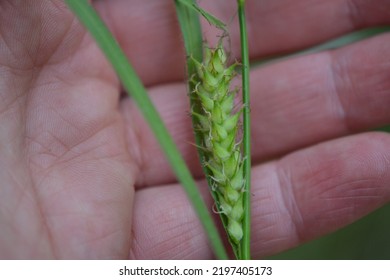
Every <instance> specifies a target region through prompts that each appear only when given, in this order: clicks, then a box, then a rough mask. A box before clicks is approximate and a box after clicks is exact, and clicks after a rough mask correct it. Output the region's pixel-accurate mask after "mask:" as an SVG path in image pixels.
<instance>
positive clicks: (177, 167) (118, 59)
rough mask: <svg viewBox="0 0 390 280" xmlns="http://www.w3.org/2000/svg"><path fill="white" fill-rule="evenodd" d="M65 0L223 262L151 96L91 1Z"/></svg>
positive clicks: (201, 203) (208, 220)
mask: <svg viewBox="0 0 390 280" xmlns="http://www.w3.org/2000/svg"><path fill="white" fill-rule="evenodd" d="M65 1H66V3H67V4H68V6H69V7H70V9H71V10H72V11H73V12H74V13H75V15H76V16H77V17H78V18H79V20H80V22H81V23H83V24H84V26H85V27H86V28H87V29H88V30H89V32H90V33H91V35H92V36H93V37H94V38H95V40H96V42H97V44H98V45H99V46H100V48H101V49H102V51H103V53H104V54H105V55H106V57H107V59H108V60H109V61H110V62H111V64H112V66H113V68H114V69H115V71H116V73H117V75H118V76H119V78H120V80H121V82H122V84H123V86H124V88H125V89H126V91H127V92H128V93H131V96H132V98H133V99H134V100H135V102H136V103H137V105H138V107H139V109H140V111H141V112H142V113H143V116H144V117H145V119H146V121H147V122H148V124H149V126H150V128H151V130H152V131H153V133H154V135H155V137H156V138H157V140H158V142H159V144H160V146H161V147H162V149H163V151H164V152H165V155H166V157H167V159H168V162H169V163H170V165H171V167H172V169H173V171H174V172H175V174H176V176H177V178H178V180H179V182H180V183H181V184H182V186H183V187H184V189H185V191H186V193H187V196H188V198H189V199H190V201H191V202H192V205H193V207H194V209H195V211H196V213H197V214H198V217H199V219H200V221H201V223H202V225H203V227H204V229H205V231H206V234H207V235H208V237H209V240H210V243H211V246H212V247H213V250H214V252H215V254H216V256H217V257H218V258H220V259H226V258H227V254H226V252H225V248H224V247H223V244H222V241H221V239H220V236H219V234H218V231H217V229H216V227H215V225H214V223H213V221H212V218H211V215H210V213H209V212H208V211H207V207H206V205H205V203H204V201H203V200H202V198H201V196H200V193H199V191H198V189H197V186H196V183H195V181H194V180H193V178H192V175H191V173H190V171H189V170H188V168H187V166H186V164H185V162H184V160H183V158H182V157H181V155H180V153H179V151H178V149H177V147H176V145H175V144H174V142H173V139H172V137H171V136H170V134H169V132H168V130H167V129H166V127H165V125H164V123H163V122H162V120H161V118H160V116H159V114H158V112H157V110H156V109H155V107H154V105H153V103H152V102H151V100H150V98H149V97H148V95H147V92H146V90H145V88H144V86H143V84H142V82H141V81H140V79H139V78H138V76H137V74H136V72H135V71H134V69H133V67H132V66H131V65H130V63H129V62H128V61H127V58H126V55H125V54H124V53H123V51H122V50H121V48H120V47H119V45H118V43H117V42H116V41H115V39H114V37H113V36H112V34H111V33H110V31H109V30H108V29H107V27H106V26H105V24H104V23H103V22H102V20H101V19H100V17H99V16H98V14H97V13H96V11H95V10H94V9H93V8H92V6H91V5H90V4H89V3H88V1H87V0H65Z"/></svg>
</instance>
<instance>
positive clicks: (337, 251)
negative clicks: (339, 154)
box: [269, 204, 390, 260]
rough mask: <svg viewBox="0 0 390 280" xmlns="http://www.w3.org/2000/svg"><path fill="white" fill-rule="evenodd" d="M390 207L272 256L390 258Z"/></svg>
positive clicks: (287, 258)
mask: <svg viewBox="0 0 390 280" xmlns="http://www.w3.org/2000/svg"><path fill="white" fill-rule="evenodd" d="M389 217H390V204H388V205H387V206H384V207H382V208H380V209H379V210H377V211H375V212H373V213H371V214H370V215H368V216H366V217H364V218H363V219H360V220H359V221H357V222H355V223H353V224H351V225H349V226H347V227H345V228H343V229H341V230H339V231H337V232H335V233H333V234H329V235H327V236H325V237H322V238H320V239H317V240H314V241H311V242H309V243H306V244H304V245H302V246H300V247H297V248H295V249H292V250H289V251H286V252H284V253H281V254H278V255H275V256H272V257H271V258H269V259H273V260H334V259H337V260H339V259H345V260H351V259H352V260H360V259H363V260H373V259H375V260H378V259H385V260H388V259H390V241H389V236H390V219H389Z"/></svg>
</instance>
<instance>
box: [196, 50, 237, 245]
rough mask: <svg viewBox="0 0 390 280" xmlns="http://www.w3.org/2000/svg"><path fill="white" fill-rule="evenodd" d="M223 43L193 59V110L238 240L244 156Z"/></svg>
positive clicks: (230, 229)
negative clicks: (195, 104)
mask: <svg viewBox="0 0 390 280" xmlns="http://www.w3.org/2000/svg"><path fill="white" fill-rule="evenodd" d="M226 62H227V56H226V52H225V51H224V49H223V46H222V44H219V46H218V47H217V48H216V49H210V48H208V47H206V48H205V58H204V62H203V63H196V64H195V65H196V67H197V70H198V72H199V75H198V76H199V78H200V81H199V82H198V84H197V86H196V89H195V91H194V98H197V100H199V102H198V104H199V105H200V106H201V108H200V110H199V111H197V114H195V117H196V118H195V119H196V120H197V121H198V126H199V131H200V132H202V133H203V137H202V138H203V143H202V144H203V150H204V151H205V153H204V156H205V160H204V162H205V165H206V167H207V168H208V170H209V171H210V172H209V173H210V176H209V178H208V179H209V182H210V184H211V185H212V187H211V189H212V190H213V191H215V193H216V198H217V200H218V201H217V205H218V207H219V208H220V210H221V212H222V213H223V215H225V216H226V218H227V219H226V220H227V232H228V234H229V236H230V239H231V240H232V241H233V242H235V243H236V244H238V243H239V242H240V240H241V238H242V215H243V199H242V197H243V192H242V188H243V185H244V175H243V168H242V166H243V160H242V156H241V151H240V150H241V148H240V144H239V143H240V141H239V137H238V131H239V127H238V126H239V120H240V115H241V111H239V112H235V111H234V98H235V95H236V94H237V90H231V81H232V79H233V77H234V76H235V69H236V64H233V65H231V66H229V67H227V66H226Z"/></svg>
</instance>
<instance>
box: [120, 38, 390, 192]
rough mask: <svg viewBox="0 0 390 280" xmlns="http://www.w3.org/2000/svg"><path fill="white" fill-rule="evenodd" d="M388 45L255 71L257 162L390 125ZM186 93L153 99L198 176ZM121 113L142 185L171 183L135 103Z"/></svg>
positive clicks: (172, 91) (179, 90) (155, 91)
mask: <svg viewBox="0 0 390 280" xmlns="http://www.w3.org/2000/svg"><path fill="white" fill-rule="evenodd" d="M389 43H390V35H383V36H380V37H377V38H373V39H370V40H367V41H364V42H360V43H358V44H354V45H351V46H348V47H345V48H342V49H339V50H337V51H333V52H324V53H319V54H314V55H310V56H304V57H299V58H295V59H291V60H287V61H284V62H280V63H277V64H273V65H269V66H267V67H264V68H259V69H255V70H253V71H252V76H251V81H252V84H251V99H252V101H251V118H252V156H253V160H254V162H260V161H263V160H265V159H269V158H275V157H278V156H281V155H283V154H285V153H288V152H290V151H293V150H295V149H298V148H302V147H305V146H309V145H312V144H316V143H318V142H321V141H324V140H328V139H331V138H336V137H340V136H343V135H347V134H350V133H356V132H359V131H364V130H367V129H373V128H376V127H379V126H382V125H385V124H389V123H390V111H389V110H388V107H389V106H388V104H390V76H389V73H390V64H389V63H388V57H390V48H388V47H387V46H388V45H389ZM363 58H364V59H363ZM185 91H186V89H185V87H184V86H181V85H165V86H163V87H155V88H151V89H150V91H149V92H150V95H151V97H152V99H153V100H154V103H155V105H156V106H157V108H158V110H159V112H160V114H161V116H162V117H163V120H164V122H165V123H166V125H167V127H168V128H169V130H170V132H171V134H172V135H173V137H174V139H175V140H176V143H177V145H178V147H179V150H180V151H181V152H182V154H183V155H184V157H185V159H186V162H187V163H188V164H189V165H190V167H191V168H192V171H193V174H195V176H200V175H201V168H200V166H199V164H197V163H196V162H197V155H196V149H195V147H194V145H192V144H191V143H193V142H194V138H193V132H192V129H191V120H190V117H189V112H188V110H189V109H188V108H190V107H189V104H188V96H187V95H186V94H185ZM186 108H187V109H186ZM122 111H123V113H124V115H125V120H126V122H127V125H126V127H127V129H128V130H127V138H128V143H129V144H128V146H129V149H130V153H131V154H134V155H135V156H134V157H135V158H137V159H138V166H139V170H140V172H139V177H138V185H155V184H164V183H167V182H173V181H174V175H173V174H172V172H171V171H170V168H169V166H168V164H167V163H166V161H165V159H164V155H163V154H162V152H161V151H160V149H159V147H158V145H157V143H156V141H155V140H154V136H153V134H152V133H151V132H150V130H149V129H148V128H147V127H148V126H147V124H146V123H145V122H144V121H143V119H142V117H141V116H140V114H139V113H138V111H137V110H136V109H135V105H134V104H133V103H132V101H131V100H128V99H126V100H124V102H123V104H122ZM141 171H142V172H141Z"/></svg>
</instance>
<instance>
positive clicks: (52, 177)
mask: <svg viewBox="0 0 390 280" xmlns="http://www.w3.org/2000/svg"><path fill="white" fill-rule="evenodd" d="M141 2H142V3H141ZM141 2H140V1H126V0H115V1H114V0H111V1H106V0H101V1H95V6H96V8H97V9H98V10H99V12H100V13H101V14H102V16H103V18H104V19H105V21H106V22H107V24H108V25H109V26H110V28H111V30H112V31H113V32H114V34H115V36H116V37H117V38H118V41H119V42H120V44H121V45H122V47H123V48H124V50H125V51H126V53H127V54H128V56H129V59H130V61H131V62H132V64H133V65H134V66H135V68H136V70H137V72H138V73H139V75H140V76H141V78H142V80H143V82H144V83H145V85H146V86H147V87H148V90H149V94H150V96H151V98H152V99H153V101H154V102H155V105H156V106H157V108H158V109H159V111H160V113H161V115H162V117H163V119H164V121H165V122H166V124H167V126H168V127H169V129H170V131H171V132H172V134H173V136H174V138H175V140H176V142H177V144H178V146H179V148H180V150H181V151H182V153H183V155H184V156H185V158H186V160H187V162H188V163H189V164H190V167H191V169H192V171H193V173H194V175H195V176H197V177H198V178H199V179H200V187H201V188H202V191H204V193H205V196H206V197H207V186H206V185H205V184H204V182H203V181H202V180H201V169H200V167H199V164H198V163H197V158H196V151H195V149H194V147H193V145H191V144H189V143H190V142H192V141H193V140H192V132H191V124H190V118H189V117H188V111H189V109H188V108H189V105H188V100H187V99H188V97H187V95H186V86H185V83H184V82H183V79H184V78H185V71H184V69H185V66H184V65H185V62H184V57H185V55H184V53H183V46H182V41H181V39H180V30H179V27H178V24H177V20H176V17H175V10H174V6H173V1H168V0H167V1H141ZM309 2H310V3H309ZM351 3H353V4H351ZM202 4H205V5H210V7H209V8H210V9H211V10H212V11H214V13H215V14H216V15H217V16H218V17H220V18H222V19H226V20H229V19H230V18H231V17H232V15H234V13H235V12H234V10H235V1H229V3H228V4H227V3H226V1H212V2H211V1H207V2H206V1H204V3H202ZM211 5H214V6H213V7H211ZM247 11H248V15H247V16H248V25H249V39H250V48H251V55H252V57H253V58H260V57H264V56H267V55H273V54H278V53H283V52H288V51H293V50H297V49H300V48H304V47H307V46H309V45H313V44H317V43H319V42H322V41H326V40H327V39H330V38H332V37H334V36H338V35H341V34H343V33H346V32H349V31H353V30H355V29H357V28H361V27H368V26H373V25H379V24H389V21H390V16H389V12H388V11H390V3H389V1H386V0H380V1H377V3H376V4H375V5H370V4H369V1H358V0H356V1H347V0H345V1H314V2H313V1H307V0H300V1H287V0H284V1H248V9H247ZM329 22H331V23H333V22H335V23H336V22H337V25H333V24H331V25H329V24H327V23H329ZM0 26H1V29H0V34H1V42H0V46H1V48H0V69H1V76H0V89H1V91H0V98H1V102H0V129H1V130H0V163H1V165H0V166H1V168H0V182H1V185H0V224H1V228H0V258H6V259H10V258H24V259H30V258H39V259H46V258H66V259H80V258H81V259H91V258H96V259H107V258H140V259H162V258H171V259H172V258H174V259H189V258H196V259H203V258H212V252H211V249H210V247H209V246H208V243H207V239H206V236H205V234H204V233H203V229H202V228H201V226H200V223H199V222H198V220H197V217H196V215H195V214H194V212H193V210H192V208H191V206H190V205H189V202H188V200H187V198H186V197H185V194H184V192H183V191H182V190H181V187H180V186H179V185H178V184H177V183H175V178H174V175H173V174H172V172H171V171H170V168H169V166H168V165H167V163H166V161H165V159H164V156H163V154H162V152H161V151H160V149H159V147H158V145H157V143H156V141H155V140H154V137H153V135H152V134H151V132H150V131H149V129H148V127H147V125H146V123H145V122H144V121H143V119H142V117H141V116H140V114H139V112H138V111H137V109H136V106H135V104H133V102H132V100H131V98H127V97H124V98H121V87H120V83H119V81H118V80H117V78H116V76H115V74H114V72H113V71H112V69H111V67H110V66H109V64H108V63H107V61H106V59H105V58H104V57H103V55H102V54H101V52H100V50H99V49H98V48H97V46H96V45H95V43H94V42H93V40H92V39H91V38H90V37H89V35H88V34H87V33H86V32H85V30H84V29H83V27H81V26H80V25H79V23H78V22H77V21H76V20H75V19H74V17H73V15H72V14H71V13H70V12H69V11H68V9H67V8H66V7H65V5H64V4H63V1H62V0H36V1H27V0H20V1H11V0H8V1H2V2H1V3H0ZM204 28H205V30H206V31H205V34H206V36H209V37H212V36H213V34H212V33H213V32H212V31H211V30H210V29H209V27H208V26H204ZM231 37H232V55H233V56H234V55H238V49H239V48H238V44H239V41H238V29H237V28H236V27H234V25H233V24H232V31H231ZM210 40H212V39H210ZM389 57H390V35H389V34H386V35H381V36H378V37H375V38H373V39H370V40H366V41H363V42H360V43H357V44H354V45H351V46H347V47H344V48H342V49H339V50H335V51H332V52H323V53H318V54H314V55H309V56H303V57H299V58H294V59H290V60H287V61H284V62H280V63H276V64H273V65H269V66H267V67H263V68H258V69H254V70H253V71H252V76H251V78H252V79H251V80H252V83H251V96H252V104H251V112H252V123H253V127H252V134H253V135H252V144H253V171H252V172H253V173H252V176H253V178H252V193H253V196H252V224H253V225H252V252H253V257H254V258H261V257H265V256H268V255H271V254H275V253H277V252H280V251H282V250H286V249H288V248H291V247H293V246H296V245H298V244H300V243H302V242H304V241H307V240H310V239H313V238H316V237H319V236H321V235H324V234H326V233H328V232H331V231H333V230H336V229H338V228H340V227H342V226H344V225H346V224H348V223H350V222H352V221H354V220H356V219H358V218H359V217H361V216H363V215H365V214H367V213H369V212H370V211H372V210H374V209H375V208H377V207H379V206H381V205H383V204H385V203H387V202H388V201H389V198H390V186H389V184H388V182H389V181H390V180H389V179H390V164H389V162H390V149H389V147H390V136H389V135H388V134H385V133H374V132H364V131H367V130H368V129H372V128H375V127H378V126H381V125H384V124H388V123H390V111H389V110H388V107H389V106H388V104H389V103H390V79H389V78H390V77H389V74H388V73H389V70H390V63H389ZM186 108H187V109H186ZM357 132H363V133H360V134H356V133H357ZM271 159H273V160H271ZM208 203H209V205H210V209H211V207H212V206H211V205H212V202H211V200H210V199H208Z"/></svg>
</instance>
